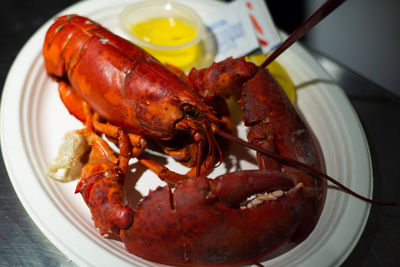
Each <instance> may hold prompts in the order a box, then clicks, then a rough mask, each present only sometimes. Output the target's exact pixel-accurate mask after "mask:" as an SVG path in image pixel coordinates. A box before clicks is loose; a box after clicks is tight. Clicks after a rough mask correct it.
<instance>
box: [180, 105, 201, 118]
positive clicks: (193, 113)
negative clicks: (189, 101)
mask: <svg viewBox="0 0 400 267" xmlns="http://www.w3.org/2000/svg"><path fill="white" fill-rule="evenodd" d="M183 112H184V113H185V114H186V115H187V116H188V117H190V118H191V119H200V118H202V117H203V113H201V111H200V110H199V109H197V108H195V107H194V106H191V105H185V106H183Z"/></svg>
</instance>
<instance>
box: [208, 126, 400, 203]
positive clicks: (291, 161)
mask: <svg viewBox="0 0 400 267" xmlns="http://www.w3.org/2000/svg"><path fill="white" fill-rule="evenodd" d="M215 133H216V134H218V135H220V136H221V137H223V138H225V139H228V140H230V141H234V142H236V143H239V144H241V145H243V146H246V147H248V148H250V149H253V150H256V151H257V152H260V153H262V154H264V155H266V156H269V157H271V158H274V159H277V160H279V161H282V162H285V163H287V164H289V165H292V166H296V167H299V168H302V169H304V170H306V171H308V172H311V173H314V174H316V175H318V176H320V177H323V178H325V179H326V180H328V181H329V182H331V183H333V184H335V185H336V186H338V187H339V188H341V189H342V190H343V191H345V192H347V193H349V194H351V195H353V196H355V197H356V198H359V199H361V200H363V201H365V202H368V203H371V204H375V205H382V206H396V205H397V204H396V203H394V202H381V201H376V200H373V199H369V198H366V197H364V196H362V195H360V194H358V193H356V192H354V191H353V190H351V189H349V188H348V187H346V186H344V185H343V184H341V183H339V182H338V181H336V180H335V179H333V178H332V177H330V176H328V175H327V174H325V173H323V172H322V171H320V170H318V169H316V168H313V167H311V166H309V165H307V164H305V163H303V162H300V161H297V160H294V159H291V158H288V157H285V156H282V155H279V154H275V153H272V152H271V151H268V150H266V149H263V148H261V147H258V146H256V145H254V144H252V143H249V142H246V141H244V140H242V139H240V138H238V137H236V136H233V135H231V134H229V133H226V132H224V131H221V130H219V129H216V130H215Z"/></svg>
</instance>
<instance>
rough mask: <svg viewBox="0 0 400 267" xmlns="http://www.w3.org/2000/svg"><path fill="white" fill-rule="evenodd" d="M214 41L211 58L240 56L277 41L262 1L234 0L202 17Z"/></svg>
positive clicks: (279, 40)
mask: <svg viewBox="0 0 400 267" xmlns="http://www.w3.org/2000/svg"><path fill="white" fill-rule="evenodd" d="M205 24H206V26H207V27H208V29H209V30H210V31H211V32H212V33H213V34H214V36H215V38H216V43H217V55H216V58H215V61H216V62H218V61H221V60H224V59H225V58H227V57H230V56H232V57H240V56H244V55H247V54H249V53H251V52H253V51H254V50H256V49H259V48H261V50H262V52H263V53H264V54H266V53H268V52H270V51H271V50H273V49H274V48H276V47H277V46H278V45H279V44H280V43H281V39H280V37H279V34H278V31H277V29H276V27H275V25H274V23H273V20H272V18H271V15H270V13H269V11H268V8H267V6H266V4H265V2H264V1H261V0H236V1H233V2H231V3H230V4H228V5H226V6H225V7H223V8H221V9H219V10H218V11H217V12H213V13H211V14H209V15H208V16H207V18H206V20H205Z"/></svg>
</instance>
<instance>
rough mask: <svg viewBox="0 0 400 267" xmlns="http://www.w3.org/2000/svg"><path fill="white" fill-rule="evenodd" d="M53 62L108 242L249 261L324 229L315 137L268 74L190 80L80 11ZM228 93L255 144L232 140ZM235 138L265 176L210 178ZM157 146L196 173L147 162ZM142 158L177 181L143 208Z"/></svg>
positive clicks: (65, 27)
mask: <svg viewBox="0 0 400 267" xmlns="http://www.w3.org/2000/svg"><path fill="white" fill-rule="evenodd" d="M43 56H44V62H45V67H46V71H47V72H48V74H49V76H51V77H52V78H54V79H55V80H56V81H57V82H58V84H59V93H60V96H61V99H62V101H63V103H64V104H65V106H66V107H67V109H68V110H69V111H70V113H71V114H73V115H74V116H75V117H76V118H78V119H79V120H81V121H82V122H83V123H84V124H85V126H86V127H85V128H84V129H82V130H77V131H75V132H74V133H73V134H72V136H73V138H78V139H80V140H81V141H82V142H83V143H85V144H86V147H88V155H87V157H86V158H87V161H86V163H85V164H84V166H83V168H82V171H81V174H80V180H79V182H78V185H77V187H76V192H77V193H81V194H82V197H83V199H84V201H85V202H86V204H87V205H88V207H89V209H90V211H91V214H92V218H93V220H94V224H95V227H97V228H99V230H100V233H101V234H102V235H108V236H112V237H114V238H119V239H120V240H122V241H123V242H124V244H125V247H126V249H127V250H128V251H129V252H131V253H133V254H135V255H138V256H141V257H143V258H146V259H149V260H152V261H156V262H160V263H164V264H171V265H197V266H202V265H218V264H222V265H238V264H245V263H251V262H254V261H255V260H257V259H259V258H261V257H263V256H265V255H267V254H268V253H270V252H271V251H273V250H275V249H276V248H278V247H280V246H281V245H282V244H284V243H286V242H288V241H289V242H293V243H295V244H297V243H299V242H301V241H303V240H304V239H305V238H306V237H307V236H308V235H309V234H310V233H311V231H312V230H313V229H314V227H315V225H316V223H317V221H318V218H319V216H320V213H321V210H322V207H323V203H324V200H325V191H326V182H325V179H323V177H326V175H324V174H323V173H322V171H321V170H322V167H321V162H320V157H319V153H318V149H317V147H316V141H315V140H314V138H313V136H312V134H311V132H310V130H309V129H308V127H307V126H306V124H305V123H304V122H303V120H302V119H301V118H300V116H299V115H298V114H297V112H296V110H295V108H294V107H293V105H292V104H291V103H290V101H289V100H288V98H287V96H286V95H285V93H284V92H283V90H282V88H281V87H280V86H279V84H278V83H277V82H276V81H275V80H274V78H273V77H272V76H271V74H270V73H269V72H268V71H267V70H266V69H264V68H261V67H257V66H255V65H254V64H252V63H249V62H246V61H245V60H244V58H237V59H232V58H228V59H226V60H224V61H222V62H220V63H214V64H212V65H211V66H210V67H209V68H207V69H202V70H195V69H193V70H192V71H191V72H190V73H189V75H188V76H186V75H184V74H183V73H181V72H179V71H178V70H177V69H176V68H174V67H172V66H170V67H168V66H165V65H162V64H161V63H160V62H158V61H157V60H156V59H155V58H154V57H152V56H151V55H150V54H148V53H146V52H145V51H144V50H142V49H141V48H139V47H137V46H135V45H134V44H132V43H130V42H129V41H127V40H124V39H123V38H121V37H119V36H116V35H114V34H113V33H111V32H110V31H108V30H107V29H105V28H103V27H102V26H100V25H99V24H97V23H95V22H94V21H92V20H90V19H88V18H85V17H80V16H77V15H66V16H62V17H59V18H57V19H56V21H55V22H54V24H53V25H52V26H51V27H50V28H49V30H48V32H47V34H46V37H45V42H44V45H43ZM229 96H232V97H236V98H238V99H239V102H240V103H241V107H242V110H243V120H244V123H245V125H246V126H247V127H248V142H246V141H244V140H240V139H238V138H236V137H233V136H232V135H231V134H230V128H231V126H230V123H229V121H228V120H227V117H228V115H229V114H228V113H227V106H226V103H225V100H224V98H226V97H229ZM102 135H105V136H106V137H107V138H108V139H109V140H111V142H115V143H116V144H117V145H118V148H119V150H118V152H116V151H115V150H114V149H111V148H110V144H109V142H106V140H104V139H103V138H102ZM225 139H228V140H231V141H237V142H239V143H241V144H243V145H246V146H248V147H249V148H251V149H255V150H257V162H258V165H259V168H260V169H259V170H241V171H237V172H233V173H227V174H224V175H221V176H218V177H216V178H215V179H210V178H207V177H206V176H207V174H208V173H209V172H210V171H211V170H212V169H213V168H214V167H215V165H216V164H217V163H218V161H221V160H222V157H223V150H225V147H226V146H224V145H221V144H220V143H221V142H222V141H223V140H225ZM153 141H154V142H156V143H157V144H158V145H159V146H160V147H161V148H162V150H163V151H164V152H165V153H166V154H168V155H171V156H173V157H174V158H175V159H176V160H177V161H179V162H182V163H183V164H185V165H187V166H190V167H192V170H191V171H189V172H188V173H187V174H178V173H175V172H174V171H173V170H169V169H167V168H165V167H163V166H161V165H159V164H158V163H156V162H155V161H153V160H152V159H150V158H147V157H145V156H144V155H143V151H144V150H145V149H146V146H147V144H148V142H153ZM80 155H84V153H80ZM82 157H84V156H82ZM132 157H136V158H137V159H138V160H139V162H141V163H142V164H144V165H145V166H147V167H149V168H150V169H151V170H152V171H154V172H155V173H156V174H157V175H158V176H159V177H160V179H162V180H163V181H165V182H166V185H165V186H163V187H159V188H157V189H156V190H155V191H153V192H150V193H149V195H148V196H146V197H144V198H143V199H142V200H141V202H140V203H139V205H138V207H137V209H134V208H133V207H131V206H130V205H129V203H127V196H126V193H125V192H124V189H123V185H124V183H125V177H126V173H127V169H128V165H129V159H130V158H132Z"/></svg>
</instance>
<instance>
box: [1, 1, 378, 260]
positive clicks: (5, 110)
mask: <svg viewBox="0 0 400 267" xmlns="http://www.w3.org/2000/svg"><path fill="white" fill-rule="evenodd" d="M132 2H134V1H124V0H115V1H96V2H92V1H88V2H81V3H78V4H76V5H73V6H71V7H70V8H68V9H66V10H64V11H63V12H62V14H67V13H77V14H80V15H84V16H88V17H90V18H92V19H94V20H96V21H98V22H100V23H101V24H103V25H104V26H106V27H108V28H110V29H111V30H113V31H114V32H115V33H118V34H123V32H122V30H121V29H120V27H119V23H118V14H119V13H120V12H121V11H122V9H123V8H124V7H125V6H126V5H127V4H130V3H132ZM191 5H192V7H194V9H195V10H196V11H197V12H198V13H199V14H200V15H201V16H202V17H204V16H205V14H207V13H208V12H211V11H213V10H215V9H216V8H218V7H221V6H222V5H224V4H223V3H221V2H215V1H211V0H208V1H193V2H192V3H191ZM51 23H52V20H51V21H49V22H48V23H46V24H45V25H43V27H41V28H40V29H39V30H38V31H37V32H36V33H35V34H34V35H33V36H32V38H31V39H30V40H29V41H28V42H27V43H26V45H25V46H24V47H23V49H22V50H21V52H20V54H19V55H18V57H17V59H16V60H15V62H14V64H13V65H12V67H11V70H10V72H9V74H8V77H7V80H6V83H5V87H4V91H3V96H2V103H1V104H2V105H1V142H2V153H3V157H4V160H5V163H6V167H7V170H8V173H9V176H10V179H11V181H12V184H13V186H14V188H15V191H16V192H17V194H18V197H19V198H20V200H21V202H22V204H23V205H24V207H25V209H26V210H27V212H28V213H29V215H30V216H31V217H32V219H33V221H34V222H35V223H36V224H37V225H38V227H39V228H40V229H41V230H42V231H43V233H44V234H45V235H46V236H47V237H48V238H49V239H50V240H51V241H52V242H53V243H54V245H55V246H57V247H58V248H59V249H60V250H61V251H62V252H63V253H65V255H66V256H67V257H69V258H70V259H72V260H73V261H74V262H76V263H77V264H79V265H82V266H110V265H111V264H112V265H113V266H143V265H145V266H152V265H154V266H159V265H158V264H154V263H151V262H149V261H146V260H143V259H141V258H139V257H136V256H135V255H132V254H130V253H128V252H127V251H125V249H124V247H123V244H122V243H120V242H117V241H113V240H106V239H104V238H102V237H101V236H100V235H99V234H98V231H97V230H96V229H95V228H94V227H93V223H92V220H91V217H90V213H89V210H88V208H87V207H86V205H85V204H84V202H83V200H82V198H81V196H80V195H75V194H74V189H75V185H76V182H72V183H67V184H63V183H57V182H55V181H53V180H50V179H49V178H47V177H46V175H45V169H46V165H47V164H48V163H49V162H50V160H51V159H52V158H53V157H54V156H55V155H56V152H57V149H58V146H59V143H60V140H61V138H62V136H63V135H64V133H65V132H66V131H68V130H71V129H77V128H81V127H82V125H81V124H80V123H79V122H78V121H77V120H76V119H74V118H73V117H72V116H70V115H69V114H68V112H67V110H66V109H65V108H64V106H63V105H62V103H61V101H60V99H59V97H58V92H57V85H56V83H55V82H53V81H51V80H50V79H49V78H48V77H47V76H46V74H45V70H44V66H43V59H42V56H41V47H42V43H43V40H44V35H45V32H46V30H47V28H48V27H49V26H50V24H51ZM279 61H280V63H281V64H283V65H284V66H285V68H286V69H287V70H288V72H289V74H290V76H291V77H292V78H293V80H294V82H295V84H296V85H300V84H303V85H304V83H308V85H304V86H302V87H301V88H300V89H298V106H299V108H300V110H301V112H302V114H303V115H304V117H305V118H306V120H307V122H308V123H309V125H310V126H311V128H312V130H313V131H314V133H315V135H316V136H317V138H318V140H319V143H320V145H321V148H322V151H323V154H324V160H325V162H326V167H327V172H328V174H329V175H331V176H332V177H336V178H337V179H338V180H339V181H340V182H341V183H343V184H344V185H346V186H348V187H350V188H352V189H354V190H355V191H356V192H358V193H360V194H361V195H364V196H367V197H371V196H372V182H373V181H372V180H373V177H372V170H371V161H370V156H369V150H368V145H367V142H366V139H365V136H364V133H363V130H362V128H361V125H360V122H359V120H358V119H357V116H356V114H355V112H354V110H353V108H352V106H351V104H350V103H349V101H348V99H347V98H346V96H345V94H344V93H343V91H342V90H341V89H340V88H338V87H337V86H336V85H335V84H334V83H332V82H331V79H330V77H329V76H328V75H327V74H326V73H325V72H324V71H323V70H322V69H321V67H320V66H319V65H318V64H317V63H316V62H315V61H314V59H313V58H312V57H311V56H310V55H309V54H308V53H307V52H306V51H305V50H304V49H303V48H302V47H301V46H299V45H294V46H293V47H292V48H290V50H289V51H287V52H286V53H285V54H284V55H282V56H281V57H280V58H279ZM244 131H245V130H244V129H242V128H240V129H239V133H240V135H242V136H244ZM232 159H233V160H234V159H235V157H234V156H233V157H232ZM239 164H240V166H241V167H242V168H250V167H252V166H254V165H253V162H252V161H251V160H250V161H247V160H244V159H243V160H241V161H240V162H239ZM169 167H170V168H172V169H174V170H178V171H179V170H181V168H182V167H180V165H178V164H175V163H173V162H170V163H169ZM137 168H138V169H137V171H144V169H143V168H142V169H140V167H139V166H137ZM139 169H140V170H139ZM224 171H225V170H224V169H223V168H220V169H218V170H217V171H216V172H215V173H213V175H214V176H215V175H217V174H219V173H222V172H224ZM142 177H145V178H142V179H141V180H139V182H138V184H137V186H136V190H137V191H138V192H140V193H141V194H147V191H148V188H153V189H154V188H155V186H157V184H159V182H158V180H157V178H156V177H155V176H154V175H153V174H152V173H151V172H149V171H144V173H143V174H142ZM368 214H369V205H368V204H366V203H364V202H362V201H360V200H358V199H355V198H354V197H352V196H349V195H348V194H345V193H343V192H341V191H338V190H336V189H332V188H330V189H328V193H327V199H326V204H325V207H324V209H323V213H322V215H321V219H320V221H319V222H318V225H317V227H316V229H315V230H314V231H313V232H312V234H311V235H310V236H309V238H308V239H306V240H305V241H304V242H303V243H301V244H300V245H298V246H297V247H295V248H294V249H292V250H290V251H288V252H286V253H284V254H282V255H280V256H278V257H275V258H273V259H270V260H268V261H267V262H266V264H267V265H268V266H271V265H273V266H337V265H339V264H340V263H342V262H343V261H344V260H345V258H346V257H347V256H348V255H349V253H350V252H351V250H352V249H353V247H354V246H355V244H356V243H357V241H358V239H359V237H360V235H361V233H362V231H363V229H364V226H365V223H366V221H367V218H368Z"/></svg>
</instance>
